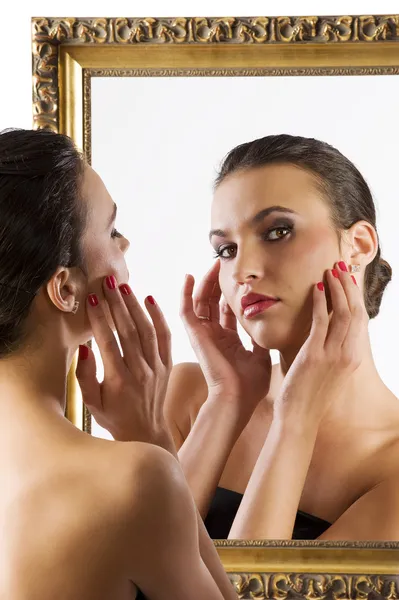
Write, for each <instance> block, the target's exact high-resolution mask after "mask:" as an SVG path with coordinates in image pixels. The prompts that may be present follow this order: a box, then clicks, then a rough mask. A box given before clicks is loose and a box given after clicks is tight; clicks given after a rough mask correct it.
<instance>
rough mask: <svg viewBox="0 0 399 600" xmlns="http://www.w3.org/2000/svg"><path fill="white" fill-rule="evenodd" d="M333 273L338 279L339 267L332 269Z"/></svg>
mask: <svg viewBox="0 0 399 600" xmlns="http://www.w3.org/2000/svg"><path fill="white" fill-rule="evenodd" d="M331 273H332V274H333V275H334V277H336V278H337V279H338V277H339V273H338V271H337V269H331Z"/></svg>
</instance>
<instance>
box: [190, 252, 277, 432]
mask: <svg viewBox="0 0 399 600" xmlns="http://www.w3.org/2000/svg"><path fill="white" fill-rule="evenodd" d="M219 269H220V261H217V262H216V263H215V265H214V266H213V267H212V268H211V269H210V270H209V271H208V273H207V274H206V276H205V277H204V279H203V280H202V282H201V284H200V286H199V289H198V291H197V293H196V294H195V296H194V298H193V289H194V277H193V276H192V275H187V276H186V280H185V283H184V287H183V291H182V298H181V310H180V316H181V318H182V320H183V323H184V326H185V328H186V331H187V333H188V336H189V338H190V342H191V345H192V347H193V349H194V352H195V354H196V356H197V359H198V362H199V364H200V366H201V369H202V372H203V374H204V377H205V380H206V383H207V385H208V392H209V395H210V396H212V397H220V398H221V400H222V401H223V400H224V401H225V402H230V403H232V404H233V405H234V406H235V407H236V408H238V410H239V412H240V415H241V417H242V418H243V419H244V420H247V421H248V420H249V418H250V417H251V415H252V413H253V411H254V409H255V408H256V406H257V404H258V403H259V401H260V400H261V399H262V398H264V397H265V396H266V394H267V393H268V391H269V385H270V376H271V360H270V353H269V351H268V350H265V349H264V348H261V347H260V346H258V345H257V344H255V343H254V342H253V351H252V352H251V351H249V350H246V349H245V347H244V346H243V344H242V342H241V340H240V337H239V335H238V332H237V319H236V316H235V315H234V313H233V311H232V310H231V308H230V307H229V306H228V305H227V303H226V302H223V303H222V304H221V306H220V299H221V289H220V285H219Z"/></svg>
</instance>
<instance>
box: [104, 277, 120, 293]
mask: <svg viewBox="0 0 399 600" xmlns="http://www.w3.org/2000/svg"><path fill="white" fill-rule="evenodd" d="M105 281H106V283H107V287H108V289H109V290H115V289H116V286H117V283H116V279H115V277H114V276H113V275H110V276H109V277H107V278H106V280H105Z"/></svg>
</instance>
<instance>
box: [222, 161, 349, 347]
mask: <svg viewBox="0 0 399 600" xmlns="http://www.w3.org/2000/svg"><path fill="white" fill-rule="evenodd" d="M211 222H212V225H211V226H212V231H211V243H212V246H213V248H214V249H215V252H216V254H217V255H218V256H219V257H220V261H221V265H220V275H219V280H220V286H221V289H222V292H223V295H224V297H225V299H226V300H227V302H228V304H229V305H230V307H231V308H232V310H233V311H234V313H235V314H236V316H237V318H238V320H239V322H240V323H241V325H242V326H243V328H244V329H245V330H246V331H247V333H248V334H249V335H250V336H251V338H252V339H253V340H254V341H255V342H256V343H257V344H259V345H260V346H262V347H264V348H274V349H278V350H280V351H282V352H283V351H284V350H288V349H292V348H293V347H299V346H300V345H302V343H303V341H304V338H305V337H306V335H307V333H308V331H309V328H310V323H311V314H312V286H313V285H314V284H316V283H317V282H319V281H322V280H324V274H325V271H326V269H331V268H333V266H334V263H335V262H336V261H337V260H339V258H340V251H339V241H338V235H337V232H336V230H335V229H334V226H333V223H332V220H331V213H330V208H329V205H328V203H327V202H326V200H325V199H323V197H322V195H321V192H320V190H318V187H317V182H316V180H315V178H314V177H313V176H312V174H310V173H308V172H306V171H304V170H302V169H300V168H298V167H295V166H293V165H289V164H276V165H267V166H265V167H260V168H256V169H250V170H246V171H241V172H237V173H234V174H232V175H229V176H228V177H227V178H226V179H225V180H224V181H223V182H222V183H221V184H220V185H219V187H218V188H217V190H216V192H215V196H214V200H213V205H212V217H211ZM251 294H254V296H251ZM258 295H259V296H258ZM262 296H264V297H265V298H263V299H262Z"/></svg>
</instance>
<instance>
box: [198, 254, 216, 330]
mask: <svg viewBox="0 0 399 600" xmlns="http://www.w3.org/2000/svg"><path fill="white" fill-rule="evenodd" d="M219 270H220V261H219V260H217V261H216V262H215V264H214V265H213V266H212V268H211V269H209V271H208V272H207V273H206V275H205V277H203V279H202V280H201V283H200V285H199V286H198V290H197V291H196V293H195V294H194V299H193V302H194V312H195V314H196V315H197V316H198V317H207V318H209V319H211V318H212V319H215V318H216V317H217V319H218V312H219V309H218V307H217V309H216V306H215V300H213V302H214V305H213V315H212V314H211V306H210V301H211V298H215V297H217V294H218V288H219V284H218V280H219ZM215 284H217V287H216V288H215ZM219 289H220V288H219ZM214 290H215V296H213V293H214ZM219 300H220V295H219V296H218V297H217V302H218V303H219Z"/></svg>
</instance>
